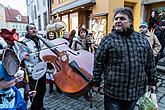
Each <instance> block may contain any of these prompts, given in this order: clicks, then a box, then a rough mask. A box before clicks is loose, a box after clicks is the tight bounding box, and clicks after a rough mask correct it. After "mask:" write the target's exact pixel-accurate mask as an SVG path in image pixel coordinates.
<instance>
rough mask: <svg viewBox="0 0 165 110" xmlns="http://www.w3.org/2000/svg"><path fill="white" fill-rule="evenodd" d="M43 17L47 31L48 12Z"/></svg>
mask: <svg viewBox="0 0 165 110" xmlns="http://www.w3.org/2000/svg"><path fill="white" fill-rule="evenodd" d="M43 17H44V29H46V26H47V24H48V23H47V12H45V13H44V14H43Z"/></svg>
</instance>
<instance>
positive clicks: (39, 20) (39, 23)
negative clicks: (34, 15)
mask: <svg viewBox="0 0 165 110" xmlns="http://www.w3.org/2000/svg"><path fill="white" fill-rule="evenodd" d="M38 30H41V16H38Z"/></svg>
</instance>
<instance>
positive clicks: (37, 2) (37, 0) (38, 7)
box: [37, 0, 40, 10]
mask: <svg viewBox="0 0 165 110" xmlns="http://www.w3.org/2000/svg"><path fill="white" fill-rule="evenodd" d="M39 6H40V5H39V1H38V0H37V9H38V10H40V7H39Z"/></svg>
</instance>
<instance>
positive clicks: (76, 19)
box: [51, 0, 141, 43]
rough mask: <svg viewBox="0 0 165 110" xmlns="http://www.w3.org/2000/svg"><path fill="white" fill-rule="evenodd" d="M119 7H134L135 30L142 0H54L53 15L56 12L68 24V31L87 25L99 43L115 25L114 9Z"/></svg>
mask: <svg viewBox="0 0 165 110" xmlns="http://www.w3.org/2000/svg"><path fill="white" fill-rule="evenodd" d="M119 7H130V8H132V9H133V12H134V17H135V18H136V19H135V21H134V27H135V30H137V29H138V26H139V22H140V8H141V0H52V13H51V15H52V17H53V18H55V17H56V14H57V13H58V15H59V16H60V18H61V20H62V21H64V22H65V23H66V25H67V29H66V31H68V32H69V31H71V30H72V29H75V30H78V28H80V27H81V26H85V27H86V28H87V29H88V30H89V31H90V32H92V33H94V37H95V39H96V41H97V43H99V42H100V40H101V38H102V37H103V36H104V35H105V34H107V33H109V32H110V31H111V29H112V26H113V14H114V10H115V9H116V8H119Z"/></svg>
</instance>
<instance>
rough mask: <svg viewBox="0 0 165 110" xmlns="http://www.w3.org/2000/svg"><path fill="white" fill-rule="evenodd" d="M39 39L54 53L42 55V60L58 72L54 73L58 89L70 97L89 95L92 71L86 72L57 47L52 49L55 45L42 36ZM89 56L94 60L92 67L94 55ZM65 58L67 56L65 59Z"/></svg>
mask: <svg viewBox="0 0 165 110" xmlns="http://www.w3.org/2000/svg"><path fill="white" fill-rule="evenodd" d="M38 37H39V39H40V40H41V41H42V42H43V43H44V44H45V45H46V46H47V47H48V48H49V50H51V51H52V52H53V53H54V54H50V55H48V54H46V53H49V52H45V54H43V53H41V59H42V60H44V61H45V62H49V63H51V64H53V66H54V67H55V69H56V70H57V72H56V73H54V79H55V84H56V85H57V86H58V88H59V89H60V90H61V91H62V92H63V93H64V94H66V95H68V96H70V97H80V96H82V95H84V94H85V93H87V92H88V91H89V90H90V89H91V88H92V74H90V73H89V72H92V70H85V69H84V68H82V67H81V66H79V64H77V62H76V60H74V59H70V57H69V55H68V53H67V52H66V51H59V50H58V49H57V47H54V48H52V47H53V44H51V42H49V41H46V39H44V38H43V37H41V36H38ZM64 45H65V44H64ZM69 51H72V50H69ZM41 52H42V51H41ZM73 53H74V52H70V54H72V55H73V56H74V54H73ZM75 53H76V52H75ZM89 53H90V52H89ZM79 55H81V53H79V52H78V53H77V55H76V54H75V57H78V56H79ZM89 55H90V56H91V59H92V60H91V61H92V62H91V63H90V65H91V66H92V65H93V54H92V53H90V54H89ZM89 55H88V56H89ZM63 56H66V57H65V59H63ZM78 59H81V60H82V61H83V60H86V61H87V60H89V59H82V58H78ZM85 63H88V62H85ZM89 68H92V67H89Z"/></svg>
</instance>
